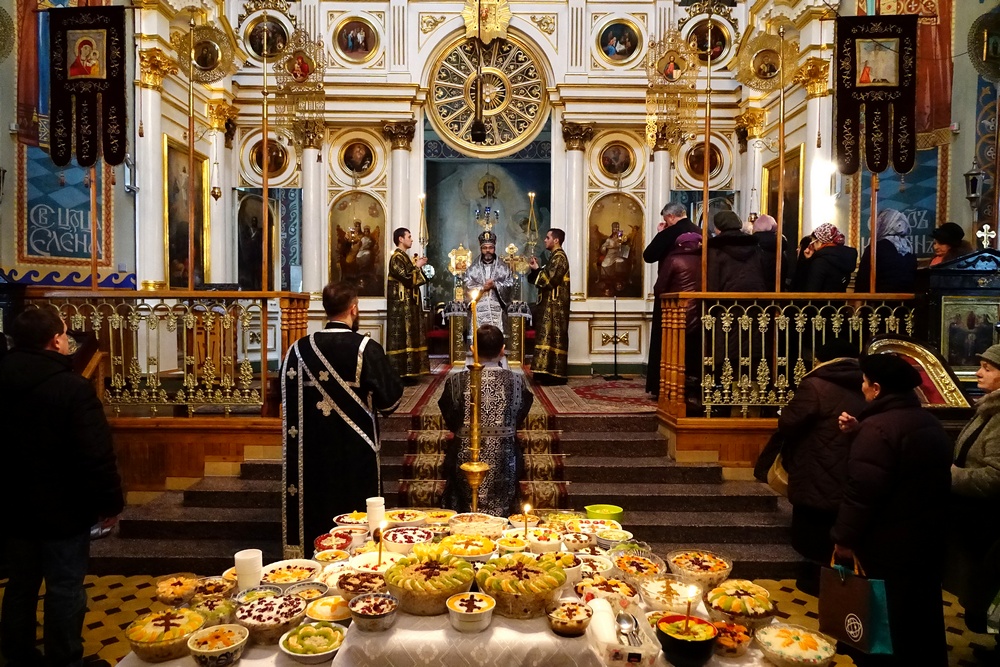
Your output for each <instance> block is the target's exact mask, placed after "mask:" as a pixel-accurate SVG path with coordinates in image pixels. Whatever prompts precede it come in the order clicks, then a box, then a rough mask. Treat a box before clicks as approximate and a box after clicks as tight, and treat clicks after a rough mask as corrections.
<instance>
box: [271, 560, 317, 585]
mask: <svg viewBox="0 0 1000 667" xmlns="http://www.w3.org/2000/svg"><path fill="white" fill-rule="evenodd" d="M319 573H320V566H319V565H318V564H317V563H316V561H313V560H307V559H305V558H292V559H290V560H279V561H277V562H276V563H271V564H270V565H267V566H265V567H264V571H263V573H262V574H261V577H260V583H262V584H267V585H270V586H277V587H278V588H280V589H281V590H285V589H286V588H288V587H289V586H291V585H292V584H298V583H301V582H303V581H312V580H313V579H315V578H316V575H318V574H319Z"/></svg>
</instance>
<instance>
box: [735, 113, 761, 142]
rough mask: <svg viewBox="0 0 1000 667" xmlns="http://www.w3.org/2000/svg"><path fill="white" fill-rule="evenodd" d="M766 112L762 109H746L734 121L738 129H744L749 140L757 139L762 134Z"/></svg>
mask: <svg viewBox="0 0 1000 667" xmlns="http://www.w3.org/2000/svg"><path fill="white" fill-rule="evenodd" d="M766 119H767V112H766V111H764V110H763V109H754V108H753V107H750V108H747V109H745V110H744V111H743V113H741V114H740V115H738V116H737V117H736V118H735V119H734V120H735V121H736V127H737V128H738V129H744V130H746V132H747V136H748V137H749V138H751V139H758V138H760V136H761V135H762V134H763V133H764V123H765V122H766Z"/></svg>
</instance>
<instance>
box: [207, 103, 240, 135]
mask: <svg viewBox="0 0 1000 667" xmlns="http://www.w3.org/2000/svg"><path fill="white" fill-rule="evenodd" d="M239 113H240V110H239V107H235V106H233V105H232V104H229V103H227V102H225V101H222V100H219V101H218V102H209V103H208V120H209V122H210V123H211V124H212V129H213V130H222V129H225V127H226V121H234V120H236V117H237V116H238V115H239Z"/></svg>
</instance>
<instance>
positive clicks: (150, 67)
mask: <svg viewBox="0 0 1000 667" xmlns="http://www.w3.org/2000/svg"><path fill="white" fill-rule="evenodd" d="M139 73H140V74H139V82H140V85H141V86H142V87H143V88H149V89H150V90H155V91H156V92H158V93H159V92H162V91H163V77H165V76H169V75H171V74H177V65H176V64H175V63H174V61H173V60H172V59H171V58H170V57H169V56H167V54H165V53H164V52H163V51H161V50H160V49H157V48H151V49H141V50H140V51H139Z"/></svg>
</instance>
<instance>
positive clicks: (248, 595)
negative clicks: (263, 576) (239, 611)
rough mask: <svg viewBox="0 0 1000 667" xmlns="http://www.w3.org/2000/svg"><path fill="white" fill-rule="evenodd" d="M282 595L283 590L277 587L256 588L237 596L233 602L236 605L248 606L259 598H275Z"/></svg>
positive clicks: (241, 592)
mask: <svg viewBox="0 0 1000 667" xmlns="http://www.w3.org/2000/svg"><path fill="white" fill-rule="evenodd" d="M279 595H281V589H280V588H279V587H277V586H254V587H253V588H248V589H246V590H245V591H240V592H239V593H237V594H236V596H235V597H234V598H233V600H235V601H236V604H247V603H248V602H253V601H254V600H257V599H259V598H273V597H277V596H279Z"/></svg>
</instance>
